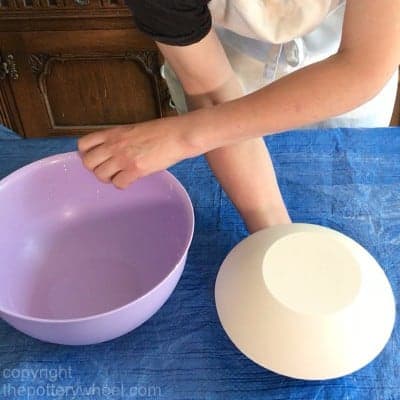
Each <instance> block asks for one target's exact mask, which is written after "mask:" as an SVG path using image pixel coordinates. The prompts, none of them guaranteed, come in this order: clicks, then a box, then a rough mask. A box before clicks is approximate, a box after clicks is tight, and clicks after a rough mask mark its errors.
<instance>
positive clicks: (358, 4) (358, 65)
mask: <svg viewBox="0 0 400 400" xmlns="http://www.w3.org/2000/svg"><path fill="white" fill-rule="evenodd" d="M346 7H347V8H346V13H345V20H344V28H343V36H342V42H341V46H340V50H339V52H338V53H337V54H336V55H334V56H332V57H330V58H328V59H326V60H324V61H322V62H318V63H316V64H313V65H311V66H308V67H306V68H303V69H301V70H299V71H296V72H294V73H293V74H291V75H288V76H286V77H284V78H282V79H279V80H278V81H276V82H274V83H272V84H271V85H269V86H267V87H265V88H262V89H260V90H259V91H257V92H255V93H253V94H250V95H248V96H245V97H243V98H240V99H238V100H234V101H232V102H229V103H225V104H222V105H218V106H216V107H214V108H213V109H211V110H198V111H196V112H195V113H192V115H187V116H186V117H187V119H188V120H190V125H191V126H192V127H193V128H192V135H191V136H190V138H191V139H192V140H193V143H194V145H195V146H196V147H199V148H201V149H208V148H209V147H210V144H211V143H212V146H217V147H218V146H223V145H226V144H229V143H235V142H237V141H238V140H243V139H248V138H251V137H257V136H262V135H266V134H273V133H277V132H280V131H284V130H288V129H293V128H296V127H299V126H302V125H306V124H311V123H314V122H318V121H322V120H325V119H328V118H330V117H333V116H336V115H339V114H342V113H345V112H347V111H350V110H352V109H354V108H356V107H357V106H359V105H361V104H363V103H364V102H366V101H368V100H369V99H371V98H372V97H373V96H375V95H376V94H377V93H378V92H379V91H380V90H381V89H382V88H383V86H384V85H385V83H386V82H387V81H388V80H389V78H390V77H391V76H392V74H393V73H394V71H395V69H396V68H397V67H398V65H399V64H400V1H399V0H381V1H379V2H378V1H376V0H348V1H347V6H346ZM196 120H197V121H198V122H196ZM204 121H206V123H204ZM216 132H218V134H217V135H216Z"/></svg>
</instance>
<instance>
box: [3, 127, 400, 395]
mask: <svg viewBox="0 0 400 400" xmlns="http://www.w3.org/2000/svg"><path fill="white" fill-rule="evenodd" d="M0 132H1V129H0ZM0 138H2V139H0V178H1V177H4V176H6V175H7V174H9V173H10V172H12V171H14V170H16V169H17V168H19V167H21V166H23V165H25V164H27V163H29V162H32V161H34V160H37V159H39V158H42V157H45V156H48V155H52V154H55V153H61V152H66V151H71V150H74V149H76V140H75V139H73V138H57V139H33V140H19V139H18V138H16V137H13V136H10V132H8V133H6V132H4V131H3V132H2V134H1V133H0ZM5 138H8V139H9V140H4V139H5ZM266 142H267V145H268V147H269V149H270V152H271V157H272V159H273V162H274V164H275V167H276V171H277V176H278V180H279V183H280V186H281V188H282V194H283V197H284V199H285V201H286V204H287V206H288V210H289V213H290V215H291V217H292V219H293V221H294V222H308V223H315V224H320V225H324V226H328V227H331V228H333V229H337V230H339V231H341V232H343V233H345V234H347V235H349V236H350V237H352V238H353V239H355V240H357V241H358V242H359V243H360V244H362V245H363V246H364V247H365V248H367V249H368V250H369V251H370V252H371V253H372V254H373V255H374V256H375V257H376V259H377V260H378V261H379V263H380V264H381V265H382V267H383V268H384V270H385V271H386V273H387V275H388V277H389V279H390V281H391V284H392V287H393V290H394V292H395V295H396V298H397V300H398V299H399V295H400V279H399V278H400V271H399V264H400V128H385V129H333V130H324V131H315V130H314V131H311V130H310V131H308V130H303V131H291V132H285V133H281V134H277V135H272V136H269V137H268V138H267V139H266ZM170 170H171V172H172V173H173V174H174V175H175V176H177V177H178V179H179V180H180V181H181V182H182V184H183V185H184V186H185V187H186V188H187V190H188V192H189V194H190V197H191V199H192V201H193V205H194V208H195V217H196V228H195V235H194V240H193V244H192V246H191V249H190V252H189V256H188V262H187V265H186V268H185V271H184V274H183V276H182V278H181V280H180V282H179V284H178V286H177V288H176V290H175V291H174V293H173V295H172V296H171V298H170V299H169V300H168V302H167V303H166V304H165V305H164V306H163V307H162V309H161V310H160V311H159V312H158V313H157V314H156V315H155V316H154V317H153V318H151V319H150V320H149V321H147V322H146V323H145V324H143V325H142V326H141V327H139V328H138V329H136V330H135V331H133V332H131V333H129V334H127V335H125V336H123V337H120V338H118V339H116V340H113V341H111V342H108V343H102V344H98V345H92V346H79V347H68V346H59V345H54V344H48V343H42V342H40V341H38V340H35V339H32V338H30V337H28V336H25V335H24V334H22V333H19V332H17V331H16V330H15V329H13V328H12V327H10V326H9V325H7V324H6V323H5V322H2V321H0V399H10V400H11V399H27V398H29V399H43V398H51V399H53V398H54V399H79V400H83V399H86V398H87V399H137V398H148V399H168V400H173V399H228V400H235V399H241V400H242V399H273V400H345V399H354V400H364V399H365V400H367V399H368V400H378V399H379V400H395V399H396V400H397V399H400V372H399V371H400V356H399V345H400V326H399V323H398V322H397V323H396V326H395V330H394V332H393V334H392V337H391V340H390V342H389V343H388V345H387V346H386V348H385V349H384V351H383V352H382V353H381V354H380V355H379V356H378V357H377V358H376V359H375V360H374V361H373V362H372V363H371V364H369V365H368V366H366V367H365V368H363V369H362V370H360V371H358V372H356V373H354V374H352V375H350V376H347V377H344V378H341V379H334V380H329V381H311V382H306V381H302V380H295V379H290V378H286V377H283V376H279V375H276V374H274V373H272V372H269V371H267V370H264V369H262V368H261V367H259V366H257V365H255V364H254V363H252V362H251V361H250V360H248V359H247V358H246V357H244V356H243V355H242V354H241V353H240V352H239V351H238V350H237V349H236V348H235V347H234V345H233V344H232V343H231V342H230V341H229V339H228V338H227V336H226V334H225V333H224V331H223V330H222V328H221V326H220V324H219V322H218V317H217V314H216V310H215V303H214V292H213V291H214V283H215V278H216V274H217V271H218V268H219V265H220V264H221V262H222V260H223V259H224V257H225V256H226V254H227V253H228V251H229V250H230V249H231V248H232V247H233V246H234V245H235V244H237V243H238V242H239V241H240V240H242V239H243V238H244V237H245V236H246V235H247V233H246V230H245V227H244V226H243V223H242V221H241V220H240V218H239V216H238V214H237V212H236V211H235V209H234V207H233V206H232V204H231V203H230V201H229V200H228V198H227V197H226V195H225V194H224V192H223V191H222V190H221V187H220V186H219V185H218V183H217V182H216V180H215V179H214V178H213V175H212V174H211V172H210V170H209V169H208V167H207V164H206V162H205V161H204V158H203V157H198V158H196V159H190V160H186V161H183V162H181V163H179V164H178V165H176V166H174V167H172V168H171V169H170ZM0 207H1V200H0ZM0 223H1V222H0ZM0 246H1V243H0ZM397 310H398V308H397ZM18 390H19V391H20V392H19V394H18ZM46 391H47V392H46ZM28 393H29V395H30V397H28ZM65 393H67V395H65Z"/></svg>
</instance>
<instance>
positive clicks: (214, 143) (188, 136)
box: [177, 107, 220, 156]
mask: <svg viewBox="0 0 400 400" xmlns="http://www.w3.org/2000/svg"><path fill="white" fill-rule="evenodd" d="M177 118H178V121H177V122H178V125H179V129H178V131H179V132H180V142H181V143H183V146H184V148H186V149H187V151H188V152H189V153H190V154H191V155H192V156H198V155H200V154H204V153H207V152H208V151H210V150H213V149H215V148H217V147H220V143H219V141H218V136H217V135H216V134H215V132H216V131H215V129H214V122H213V120H214V107H211V108H203V109H198V110H195V111H191V112H188V113H186V114H183V115H181V116H179V117H177Z"/></svg>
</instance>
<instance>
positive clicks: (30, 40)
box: [0, 0, 171, 137]
mask: <svg viewBox="0 0 400 400" xmlns="http://www.w3.org/2000/svg"><path fill="white" fill-rule="evenodd" d="M28 4H29V6H28ZM0 56H1V65H2V68H1V69H0V110H1V111H0V123H3V124H5V125H6V126H9V127H10V128H12V129H14V130H15V131H17V132H19V133H21V134H22V135H24V136H25V137H41V136H54V135H74V134H81V133H84V132H88V131H91V130H96V129H101V128H104V127H108V126H114V125H119V124H127V123H134V122H139V121H145V120H149V119H153V118H157V117H161V116H164V115H166V114H168V113H171V109H170V107H169V101H170V98H169V93H168V90H167V87H166V84H165V82H164V80H163V79H162V77H161V76H160V66H161V63H162V60H161V56H160V54H159V53H158V51H157V48H156V46H155V44H154V43H153V42H152V41H151V40H150V39H148V38H147V37H145V36H144V35H143V34H141V33H140V32H139V31H138V30H137V29H135V27H134V24H133V21H132V16H131V14H130V11H129V10H128V9H127V8H125V7H124V6H123V4H122V3H121V2H120V0H116V1H115V2H114V1H111V0H107V1H101V0H97V1H93V0H76V2H73V1H70V0H56V1H55V0H46V1H45V2H40V3H39V1H35V0H32V1H31V0H25V3H22V0H21V1H20V2H15V1H14V2H12V1H11V0H8V2H5V1H4V0H0Z"/></svg>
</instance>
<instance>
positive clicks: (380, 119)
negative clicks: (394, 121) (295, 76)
mask: <svg viewBox="0 0 400 400" xmlns="http://www.w3.org/2000/svg"><path fill="white" fill-rule="evenodd" d="M345 6H346V2H345V0H212V1H211V2H210V3H209V8H210V11H211V13H212V17H213V23H214V27H215V29H216V31H217V34H218V36H219V38H220V40H221V42H222V44H223V46H224V49H225V51H226V54H227V56H228V59H229V60H230V63H231V65H232V67H233V69H234V71H235V73H236V74H237V76H238V78H239V80H240V82H241V84H242V86H243V89H244V92H245V93H246V94H247V93H251V92H253V91H255V90H258V89H260V88H262V87H264V86H266V85H268V84H270V83H271V82H273V81H275V80H276V79H279V78H281V77H283V76H285V75H287V74H290V73H292V72H294V71H296V70H298V69H300V68H303V67H305V66H307V65H310V64H313V63H316V62H318V61H321V60H323V59H326V58H327V57H329V56H331V55H333V54H335V53H337V51H338V49H339V45H340V40H341V34H342V26H343V19H344V13H345ZM365 62H368V55H367V54H366V57H365ZM165 67H166V68H165V76H166V80H167V84H168V86H169V88H170V92H171V96H172V99H173V101H174V103H175V104H176V106H177V109H178V112H180V113H182V112H185V111H186V104H185V97H184V94H183V91H182V88H181V86H180V84H179V81H178V79H177V78H176V76H175V74H174V73H173V71H172V70H171V68H170V67H169V66H168V65H167V64H166V66H165ZM397 76H398V72H397V70H396V72H394V74H393V76H392V78H391V79H390V81H389V82H388V83H387V84H386V86H385V87H384V88H383V89H382V91H381V92H380V93H379V94H378V95H377V96H376V97H375V98H373V99H372V100H370V101H368V102H367V103H365V104H363V105H361V106H360V107H357V108H356V109H355V110H352V111H350V112H348V113H346V114H343V115H340V116H337V117H335V118H332V119H329V120H327V121H321V122H319V123H317V124H314V125H312V126H315V127H322V126H324V127H337V126H351V127H356V126H362V127H369V126H388V125H389V123H390V119H391V116H392V112H393V107H394V103H395V97H396V91H397ZM312 126H311V127H312Z"/></svg>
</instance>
